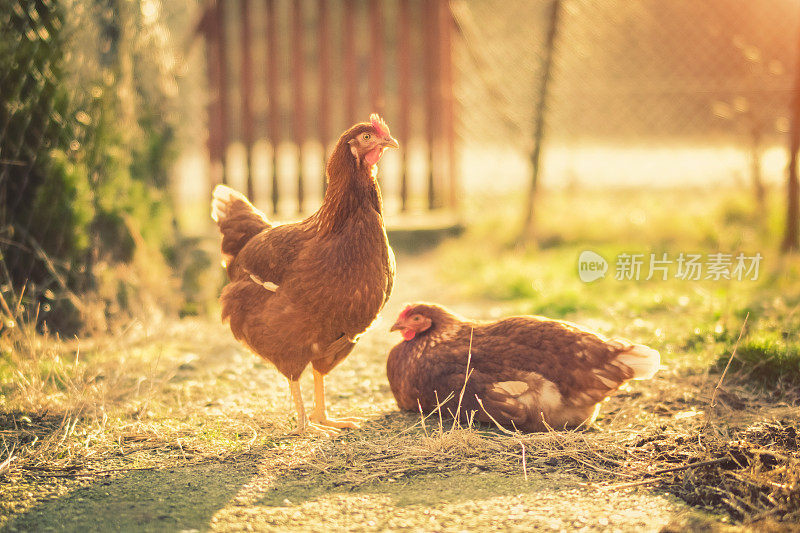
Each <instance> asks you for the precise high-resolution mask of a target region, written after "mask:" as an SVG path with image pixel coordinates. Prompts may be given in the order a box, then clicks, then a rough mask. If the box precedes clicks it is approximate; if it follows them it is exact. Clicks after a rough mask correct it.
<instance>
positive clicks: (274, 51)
mask: <svg viewBox="0 0 800 533" xmlns="http://www.w3.org/2000/svg"><path fill="white" fill-rule="evenodd" d="M275 17H276V14H275V0H267V93H268V98H269V141H270V144H271V145H272V195H271V196H272V212H273V214H277V213H278V203H279V201H280V190H279V185H278V144H280V140H281V139H280V136H281V116H280V113H281V108H280V104H279V102H278V36H277V33H276V32H277V28H278V26H277V24H276V23H275Z"/></svg>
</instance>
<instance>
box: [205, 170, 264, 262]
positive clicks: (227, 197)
mask: <svg viewBox="0 0 800 533" xmlns="http://www.w3.org/2000/svg"><path fill="white" fill-rule="evenodd" d="M211 218H212V219H214V222H216V223H217V226H219V230H220V232H222V253H223V254H224V255H225V256H226V257H234V256H235V255H236V254H238V253H239V250H241V249H242V247H243V246H244V245H245V244H247V241H249V240H250V239H252V238H253V237H254V236H255V235H257V234H258V233H261V232H262V231H264V230H265V229H267V228H269V227H271V226H272V224H270V222H269V220H267V217H266V216H265V215H264V213H262V212H261V211H259V210H258V209H256V207H255V206H254V205H253V204H251V203H250V201H249V200H248V199H247V198H246V197H245V196H244V195H243V194H242V193H240V192H237V191H234V190H233V189H231V188H230V187H227V186H225V185H217V186H216V187H215V188H214V192H213V193H212V199H211Z"/></svg>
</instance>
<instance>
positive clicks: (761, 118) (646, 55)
mask: <svg viewBox="0 0 800 533" xmlns="http://www.w3.org/2000/svg"><path fill="white" fill-rule="evenodd" d="M452 5H453V12H454V16H455V19H456V22H457V24H458V26H459V28H460V30H461V35H462V37H463V40H462V43H463V48H462V49H461V50H460V51H459V55H458V62H459V72H460V78H459V83H460V85H459V88H460V90H459V100H460V104H461V107H460V118H461V121H460V133H461V136H462V138H463V139H464V141H465V147H466V150H465V152H466V155H465V158H469V157H470V150H474V151H476V153H477V154H480V153H481V147H482V146H494V147H496V146H498V145H499V146H502V147H506V148H509V149H513V151H514V152H515V153H516V154H518V156H519V157H520V158H522V159H523V160H524V158H525V157H526V155H525V154H527V153H528V152H529V150H530V147H531V143H532V136H533V129H534V119H535V117H534V110H535V109H536V103H537V99H538V93H537V91H538V87H539V83H540V79H541V77H542V75H543V73H542V71H541V68H542V63H543V61H542V58H543V57H544V54H545V50H544V48H545V36H546V33H547V26H548V23H549V20H548V19H549V14H550V6H551V3H550V2H545V1H540V2H525V1H500V0H481V1H470V0H454V2H453V3H452ZM799 40H800V7H798V5H797V3H796V2H794V1H792V0H763V1H759V2H752V1H747V0H706V1H703V2H694V1H690V0H666V1H665V0H641V1H636V2H625V1H615V0H601V1H595V0H563V1H562V2H561V11H560V17H559V19H558V27H557V37H556V41H555V51H554V64H553V70H552V79H551V83H550V87H549V91H548V92H549V97H548V100H547V102H546V103H547V106H546V107H547V115H546V118H547V127H546V129H545V144H546V149H545V151H544V165H543V167H544V168H543V170H544V178H545V180H544V181H545V185H548V184H549V185H558V184H562V183H573V182H578V183H585V184H586V183H601V184H608V183H616V184H641V185H652V184H657V185H662V184H675V183H679V184H688V185H697V184H700V185H706V184H710V183H725V182H727V183H731V182H734V181H736V180H739V181H742V182H743V183H744V182H747V181H749V180H750V179H751V177H752V176H751V174H752V173H753V172H759V173H763V177H764V178H765V179H766V180H767V181H768V182H778V181H781V180H782V179H783V174H784V172H785V164H786V148H785V144H786V140H785V139H786V133H787V132H788V129H789V115H790V114H789V103H790V97H791V93H792V91H793V90H794V88H795V87H794V86H795V79H796V69H797V64H798V58H797V53H798V44H799V43H798V41H799ZM475 157H478V156H475ZM753 157H755V158H756V159H757V163H756V165H754V164H753ZM464 166H465V172H466V173H467V176H466V180H467V182H470V181H473V182H474V181H476V180H480V179H481V177H480V176H479V175H475V176H469V169H470V167H471V165H469V164H465V165H464ZM472 167H473V168H474V167H475V166H474V165H472ZM477 168H483V166H481V165H477ZM754 169H756V170H754ZM526 170H527V169H526V167H525V165H524V164H523V163H520V164H519V165H518V166H517V173H518V174H519V175H518V176H516V177H517V179H518V180H523V179H524V178H523V176H524V175H525V172H526ZM510 172H511V173H512V174H513V172H514V167H513V165H512V167H511V169H510ZM513 177H514V176H510V178H511V179H510V180H509V184H513V183H514V179H513ZM758 177H759V176H756V178H758ZM484 179H485V178H484Z"/></svg>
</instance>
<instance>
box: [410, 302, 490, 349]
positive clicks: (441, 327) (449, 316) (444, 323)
mask: <svg viewBox="0 0 800 533" xmlns="http://www.w3.org/2000/svg"><path fill="white" fill-rule="evenodd" d="M427 316H428V317H429V318H430V319H431V327H430V328H428V329H427V330H425V331H423V332H421V333H419V334H418V335H417V336H416V337H415V338H414V340H417V339H425V338H434V339H435V338H438V337H442V336H444V337H448V336H451V335H453V334H454V333H456V332H458V331H459V330H460V329H461V328H463V327H466V328H474V327H475V325H476V324H475V323H473V322H471V321H468V320H466V319H464V318H462V317H460V316H458V315H455V314H453V313H451V312H450V311H447V310H445V309H442V308H439V307H433V306H431V308H430V309H429V310H428V311H427ZM412 342H413V341H412Z"/></svg>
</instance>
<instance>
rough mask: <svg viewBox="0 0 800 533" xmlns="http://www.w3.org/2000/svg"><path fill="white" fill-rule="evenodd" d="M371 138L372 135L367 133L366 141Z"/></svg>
mask: <svg viewBox="0 0 800 533" xmlns="http://www.w3.org/2000/svg"><path fill="white" fill-rule="evenodd" d="M370 137H372V135H370V134H369V133H365V134H364V140H365V141H368V140H369V139H370Z"/></svg>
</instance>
